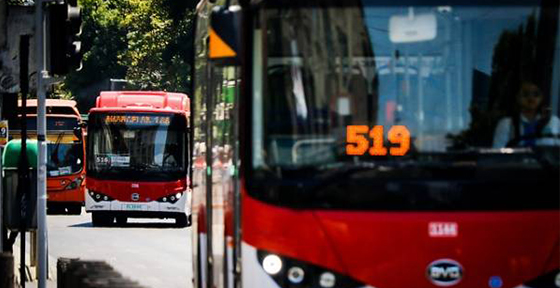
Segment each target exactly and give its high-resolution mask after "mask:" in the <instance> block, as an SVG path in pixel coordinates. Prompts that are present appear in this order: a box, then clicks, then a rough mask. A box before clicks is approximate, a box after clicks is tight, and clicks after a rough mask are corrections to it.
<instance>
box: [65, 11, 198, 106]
mask: <svg viewBox="0 0 560 288" xmlns="http://www.w3.org/2000/svg"><path fill="white" fill-rule="evenodd" d="M80 5H81V7H82V15H83V32H82V49H83V50H84V51H86V52H85V53H84V60H83V69H82V70H81V71H78V72H73V73H71V74H69V75H68V76H67V77H66V80H65V82H64V87H65V88H66V89H68V90H69V91H70V92H71V94H73V95H80V91H83V89H85V88H87V87H89V86H91V85H93V84H95V83H99V82H100V81H103V80H106V79H109V78H117V79H127V80H128V81H130V82H131V83H132V86H133V88H135V89H142V90H168V91H180V92H187V93H189V92H190V81H191V79H190V74H191V73H190V69H191V65H192V63H191V61H192V60H191V59H192V57H191V53H192V34H193V28H194V27H193V24H194V21H193V17H194V8H195V7H194V1H183V0H81V1H80ZM93 96H94V95H86V98H89V99H80V98H78V99H77V100H78V102H79V104H81V105H80V107H81V108H82V110H83V108H86V109H88V108H90V107H84V105H83V102H90V105H85V106H91V104H93V102H92V99H91V98H92V97H93Z"/></svg>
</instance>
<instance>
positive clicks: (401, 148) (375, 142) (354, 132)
mask: <svg viewBox="0 0 560 288" xmlns="http://www.w3.org/2000/svg"><path fill="white" fill-rule="evenodd" d="M383 130H384V129H383V126H381V125H375V126H373V128H371V130H370V129H369V127H368V126H366V125H349V126H347V127H346V143H348V144H347V145H346V154H347V155H352V156H360V155H364V154H365V153H366V152H369V154H370V155H372V156H386V155H387V154H389V155H391V156H404V155H406V153H407V152H408V150H410V132H409V131H408V128H406V126H403V125H395V126H393V127H391V129H389V132H388V133H387V139H388V140H389V142H390V143H391V144H395V145H398V146H395V147H389V149H387V147H385V146H384V131H383ZM368 132H369V133H368ZM366 134H367V135H368V136H369V138H371V139H372V145H371V147H370V141H369V140H368V139H367V138H366V136H365V135H366Z"/></svg>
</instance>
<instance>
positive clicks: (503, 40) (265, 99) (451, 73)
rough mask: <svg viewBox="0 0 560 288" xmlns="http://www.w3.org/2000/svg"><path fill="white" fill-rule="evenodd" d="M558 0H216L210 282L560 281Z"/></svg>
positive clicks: (203, 9) (210, 24)
mask: <svg viewBox="0 0 560 288" xmlns="http://www.w3.org/2000/svg"><path fill="white" fill-rule="evenodd" d="M217 5H221V6H217ZM228 5H229V6H228ZM558 5H559V2H558V1H557V0H553V1H548V0H542V1H532V0H529V1H517V0H503V1H493V0H484V1H481V0H469V1H463V0H457V1H443V0H433V1H431V0H430V1H419V0H392V1H385V0H345V1H334V0H332V1H331V0H300V1H290V0H254V1H249V0H247V1H241V0H240V1H236V0H230V1H225V0H224V1H201V2H200V3H199V5H198V8H197V15H198V18H197V28H196V29H197V30H196V37H195V53H196V59H195V65H194V67H195V70H194V71H193V73H194V75H193V77H194V79H195V89H194V91H195V93H194V96H193V97H194V98H193V99H194V101H193V113H194V115H193V121H194V124H193V127H194V136H193V137H194V146H193V147H194V149H193V151H194V159H195V160H194V161H195V164H194V167H193V169H194V171H193V184H194V186H193V187H194V188H193V229H192V231H193V239H192V240H193V246H192V249H193V267H194V272H193V276H194V279H195V281H194V284H195V286H194V287H197V288H210V287H211V288H214V287H219V288H221V287H228V288H231V287H244V288H249V287H252V288H268V287H325V288H328V287H348V288H350V287H352V288H353V287H356V288H357V287H370V288H371V287H377V288H402V287H465V288H467V287H491V288H500V287H509V288H511V287H533V288H537V287H560V286H559V285H560V284H559V283H560V274H559V273H560V270H559V263H560V257H559V256H560V255H559V254H560V246H559V245H560V244H559V243H560V209H559V203H560V197H559V196H560V186H559V183H560V181H559V178H560V169H559V166H560V165H559V164H560V148H559V144H560V139H558V134H559V132H560V120H559V118H558V117H559V114H560V113H559V110H560V107H559V106H560V104H559V103H560V101H559V97H560V96H559V95H560V34H559V32H560V28H559V20H558V18H559V9H558ZM236 21H239V22H236ZM236 40H237V41H236Z"/></svg>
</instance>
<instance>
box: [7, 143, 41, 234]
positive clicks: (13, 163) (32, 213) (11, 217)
mask: <svg viewBox="0 0 560 288" xmlns="http://www.w3.org/2000/svg"><path fill="white" fill-rule="evenodd" d="M21 144H22V141H21V140H11V141H10V142H8V145H6V147H5V148H4V153H3V154H2V168H3V169H2V185H4V186H3V190H2V191H3V193H4V201H3V204H4V207H3V208H4V225H5V226H6V228H8V229H10V230H14V231H15V230H17V231H19V230H20V228H21V221H22V219H21V203H20V198H19V196H18V193H17V192H18V191H17V190H18V189H17V188H18V180H19V179H18V177H19V174H18V165H19V158H20V155H21V146H22V145H21ZM26 150H27V160H28V164H29V183H28V184H29V186H28V187H29V193H28V197H29V198H28V199H27V201H26V202H25V203H26V204H27V205H26V207H25V208H26V209H25V211H26V218H27V222H26V225H25V227H26V230H27V231H29V230H36V229H37V153H38V147H37V141H36V140H27V149H26Z"/></svg>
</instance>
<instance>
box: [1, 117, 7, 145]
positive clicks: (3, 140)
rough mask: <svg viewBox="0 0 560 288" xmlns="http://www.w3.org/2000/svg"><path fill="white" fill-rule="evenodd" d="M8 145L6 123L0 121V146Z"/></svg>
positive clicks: (5, 121)
mask: <svg viewBox="0 0 560 288" xmlns="http://www.w3.org/2000/svg"><path fill="white" fill-rule="evenodd" d="M6 143H8V121H7V120H3V121H0V146H4V145H6Z"/></svg>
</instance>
